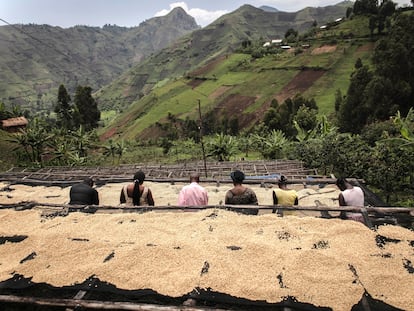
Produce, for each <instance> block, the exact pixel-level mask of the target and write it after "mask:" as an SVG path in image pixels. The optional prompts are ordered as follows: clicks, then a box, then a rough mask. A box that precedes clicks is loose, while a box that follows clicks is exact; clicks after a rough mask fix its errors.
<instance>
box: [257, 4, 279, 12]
mask: <svg viewBox="0 0 414 311" xmlns="http://www.w3.org/2000/svg"><path fill="white" fill-rule="evenodd" d="M259 9H261V10H263V11H265V12H272V13H275V12H279V10H278V9H276V8H274V7H271V6H267V5H262V6H261V7H259Z"/></svg>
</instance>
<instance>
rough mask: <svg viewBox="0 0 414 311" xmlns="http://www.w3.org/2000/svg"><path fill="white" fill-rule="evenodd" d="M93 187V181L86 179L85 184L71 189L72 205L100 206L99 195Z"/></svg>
mask: <svg viewBox="0 0 414 311" xmlns="http://www.w3.org/2000/svg"><path fill="white" fill-rule="evenodd" d="M92 187H93V179H92V178H86V179H85V180H84V181H83V182H81V183H78V184H75V185H73V186H72V188H70V192H69V196H70V202H69V204H72V205H99V195H98V191H96V190H95V189H94V188H92Z"/></svg>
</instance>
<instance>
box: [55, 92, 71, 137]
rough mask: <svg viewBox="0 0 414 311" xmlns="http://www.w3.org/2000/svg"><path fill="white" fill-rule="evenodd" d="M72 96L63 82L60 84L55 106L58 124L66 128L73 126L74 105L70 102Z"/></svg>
mask: <svg viewBox="0 0 414 311" xmlns="http://www.w3.org/2000/svg"><path fill="white" fill-rule="evenodd" d="M70 101H71V98H70V96H69V94H68V92H67V90H66V88H65V86H64V85H63V84H61V85H60V86H59V90H58V99H57V103H56V106H55V113H56V116H57V125H58V126H60V127H63V128H65V129H71V128H72V127H73V117H72V113H73V107H72V106H71V104H70Z"/></svg>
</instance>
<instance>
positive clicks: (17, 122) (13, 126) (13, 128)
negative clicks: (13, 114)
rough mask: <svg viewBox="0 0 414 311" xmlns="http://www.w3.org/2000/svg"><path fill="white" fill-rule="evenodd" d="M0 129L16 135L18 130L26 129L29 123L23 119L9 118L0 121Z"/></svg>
mask: <svg viewBox="0 0 414 311" xmlns="http://www.w3.org/2000/svg"><path fill="white" fill-rule="evenodd" d="M1 123H2V124H1V128H2V129H3V130H5V131H7V132H10V133H16V132H18V131H19V130H20V129H24V128H26V126H27V124H28V123H29V121H27V119H26V118H25V117H17V118H10V119H6V120H2V121H1Z"/></svg>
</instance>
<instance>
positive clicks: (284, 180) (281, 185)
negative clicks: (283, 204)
mask: <svg viewBox="0 0 414 311" xmlns="http://www.w3.org/2000/svg"><path fill="white" fill-rule="evenodd" d="M277 184H278V186H279V188H286V185H287V178H286V176H285V175H282V176H280V178H279V181H278V183H277Z"/></svg>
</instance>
